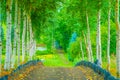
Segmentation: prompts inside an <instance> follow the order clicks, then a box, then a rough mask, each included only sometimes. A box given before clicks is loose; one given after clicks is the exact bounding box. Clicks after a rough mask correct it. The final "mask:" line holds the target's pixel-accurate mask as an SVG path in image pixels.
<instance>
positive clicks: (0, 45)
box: [0, 2, 2, 75]
mask: <svg viewBox="0 0 120 80" xmlns="http://www.w3.org/2000/svg"><path fill="white" fill-rule="evenodd" d="M1 8H2V6H1V2H0V13H2V12H1ZM1 19H2V18H1V14H0V75H1V68H2V20H1Z"/></svg>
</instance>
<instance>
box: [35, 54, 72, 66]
mask: <svg viewBox="0 0 120 80" xmlns="http://www.w3.org/2000/svg"><path fill="white" fill-rule="evenodd" d="M37 58H39V59H43V60H44V62H43V64H44V65H45V66H50V67H73V66H74V65H73V63H72V62H69V61H68V60H67V59H65V61H63V60H62V59H61V57H60V56H59V55H58V54H49V55H40V56H37Z"/></svg>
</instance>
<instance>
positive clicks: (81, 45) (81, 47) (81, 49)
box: [80, 40, 84, 60]
mask: <svg viewBox="0 0 120 80" xmlns="http://www.w3.org/2000/svg"><path fill="white" fill-rule="evenodd" d="M80 49H81V52H82V60H84V52H83V47H82V40H81V42H80Z"/></svg>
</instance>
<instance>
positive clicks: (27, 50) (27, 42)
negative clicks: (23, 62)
mask: <svg viewBox="0 0 120 80" xmlns="http://www.w3.org/2000/svg"><path fill="white" fill-rule="evenodd" d="M26 52H27V55H26V57H27V60H28V59H29V19H28V15H27V41H26Z"/></svg>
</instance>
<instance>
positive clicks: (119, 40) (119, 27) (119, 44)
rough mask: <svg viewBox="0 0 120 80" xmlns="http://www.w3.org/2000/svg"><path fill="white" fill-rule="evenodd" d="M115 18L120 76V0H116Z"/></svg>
mask: <svg viewBox="0 0 120 80" xmlns="http://www.w3.org/2000/svg"><path fill="white" fill-rule="evenodd" d="M115 14H116V15H115V19H116V32H117V37H116V39H117V41H116V58H117V76H118V77H120V25H119V0H116V9H115Z"/></svg>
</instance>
